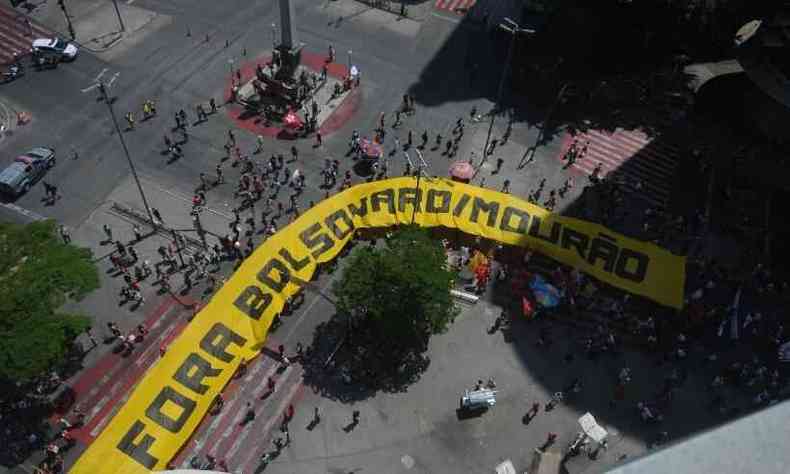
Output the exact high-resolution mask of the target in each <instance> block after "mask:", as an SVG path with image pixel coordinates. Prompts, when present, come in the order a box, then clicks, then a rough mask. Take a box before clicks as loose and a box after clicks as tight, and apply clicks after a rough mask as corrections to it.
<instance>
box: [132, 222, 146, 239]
mask: <svg viewBox="0 0 790 474" xmlns="http://www.w3.org/2000/svg"><path fill="white" fill-rule="evenodd" d="M132 233H133V234H134V240H135V241H137V242H139V241H141V240H143V231H142V230H141V229H140V226H139V225H137V224H134V225H133V226H132Z"/></svg>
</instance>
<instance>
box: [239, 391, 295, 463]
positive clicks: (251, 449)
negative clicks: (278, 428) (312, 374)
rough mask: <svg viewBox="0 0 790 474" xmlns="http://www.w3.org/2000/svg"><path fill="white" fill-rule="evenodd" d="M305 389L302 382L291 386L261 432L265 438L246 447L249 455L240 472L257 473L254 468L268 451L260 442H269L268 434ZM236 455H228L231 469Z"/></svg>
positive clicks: (265, 445)
mask: <svg viewBox="0 0 790 474" xmlns="http://www.w3.org/2000/svg"><path fill="white" fill-rule="evenodd" d="M303 387H304V384H303V383H302V381H301V380H300V381H299V382H298V383H296V384H294V385H293V386H291V388H290V390H288V393H287V394H286V396H285V398H283V400H282V401H281V402H280V406H278V407H277V411H276V412H275V413H274V415H272V416H271V417H269V419H268V421H267V422H266V424H265V425H264V426H263V430H261V433H263V434H264V436H263V438H260V437H259V438H256V439H255V440H253V441H252V446H245V447H246V448H247V453H248V454H247V457H246V458H245V460H244V461H242V463H241V464H239V466H240V467H241V468H242V469H241V470H240V471H239V470H238V469H237V471H238V472H255V471H254V470H253V467H254V466H256V465H257V464H258V459H259V458H260V456H261V455H262V454H263V453H264V452H265V451H268V445H267V443H261V442H259V440H264V441H268V438H269V436H268V434H269V433H270V432H271V430H272V428H274V425H275V423H276V422H278V421H280V420H282V415H283V413H284V412H285V409H286V407H287V406H288V405H290V404H292V403H294V401H295V399H296V397H297V395H299V394H300V393H301V392H302V388H303ZM237 450H238V448H237ZM235 453H236V452H235V451H234V452H233V453H228V459H230V461H229V464H230V465H229V466H228V467H231V465H233V464H235V463H234V462H233V454H235Z"/></svg>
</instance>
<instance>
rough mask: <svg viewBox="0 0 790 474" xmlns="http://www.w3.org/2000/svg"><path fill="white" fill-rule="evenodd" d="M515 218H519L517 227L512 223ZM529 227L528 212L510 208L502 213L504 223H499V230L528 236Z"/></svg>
mask: <svg viewBox="0 0 790 474" xmlns="http://www.w3.org/2000/svg"><path fill="white" fill-rule="evenodd" d="M514 217H517V218H518V225H515V226H514V225H513V224H511V223H510V221H511V220H512V219H513V218H514ZM528 225H529V213H528V212H527V211H522V210H521V209H516V208H515V207H510V206H508V207H506V208H505V212H503V213H502V222H500V223H499V228H500V229H502V230H504V231H507V232H515V233H517V234H526V233H527V226H528Z"/></svg>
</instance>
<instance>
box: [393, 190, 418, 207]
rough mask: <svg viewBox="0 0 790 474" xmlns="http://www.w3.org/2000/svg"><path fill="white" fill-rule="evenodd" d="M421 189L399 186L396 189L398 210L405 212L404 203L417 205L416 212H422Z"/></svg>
mask: <svg viewBox="0 0 790 474" xmlns="http://www.w3.org/2000/svg"><path fill="white" fill-rule="evenodd" d="M421 201H422V189H417V188H400V189H398V212H406V204H411V205H412V206H415V207H417V212H422V206H421V205H420V202H421Z"/></svg>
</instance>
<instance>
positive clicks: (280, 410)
mask: <svg viewBox="0 0 790 474" xmlns="http://www.w3.org/2000/svg"><path fill="white" fill-rule="evenodd" d="M301 385H302V382H301V381H299V382H297V383H295V384H293V385H292V386H291V389H290V390H289V391H288V394H287V395H286V396H285V397H284V398H283V399H282V401H281V402H280V406H278V407H277V410H276V411H275V414H274V415H273V416H272V417H270V418H269V420H268V421H267V422H266V424H265V425H264V426H263V430H261V431H260V433H263V438H265V437H266V436H267V435H268V434H269V432H270V431H271V430H272V428H273V427H274V424H275V423H276V422H277V421H278V420H279V419H280V418H281V415H282V413H283V412H284V411H285V407H286V406H288V405H289V404H290V403H291V401H292V400H293V398H294V396H295V395H296V392H297V391H298V390H299V388H300V387H301ZM250 431H251V430H247V432H246V433H245V436H244V437H240V439H238V440H237V441H236V442H235V443H234V444H233V446H231V449H230V450H229V451H228V456H227V458H228V459H233V455H234V454H236V451H238V450H239V447H241V442H242V441H243V439H244V438H245V437H246V435H247V434H248V433H249V432H250ZM263 448H264V450H265V449H266V447H263ZM249 453H250V454H249V455H248V456H247V459H245V460H244V462H243V463H242V464H241V466H246V465H247V464H249V463H250V462H251V461H252V460H253V459H255V456H257V454H258V453H257V452H256V451H255V450H254V449H250V450H249ZM241 472H248V471H247V470H242V471H241ZM250 472H251V471H250Z"/></svg>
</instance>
